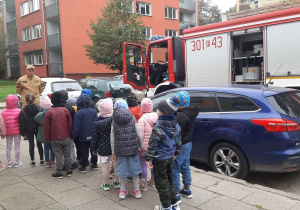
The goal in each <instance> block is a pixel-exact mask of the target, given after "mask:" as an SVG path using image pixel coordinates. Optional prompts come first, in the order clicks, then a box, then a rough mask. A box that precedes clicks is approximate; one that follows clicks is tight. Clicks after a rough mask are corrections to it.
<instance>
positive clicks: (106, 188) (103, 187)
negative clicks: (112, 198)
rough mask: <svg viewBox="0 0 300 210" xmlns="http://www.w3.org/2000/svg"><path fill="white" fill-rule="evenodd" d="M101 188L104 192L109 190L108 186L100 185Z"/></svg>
mask: <svg viewBox="0 0 300 210" xmlns="http://www.w3.org/2000/svg"><path fill="white" fill-rule="evenodd" d="M101 188H102V189H103V190H105V191H107V190H110V187H109V184H105V183H102V184H101Z"/></svg>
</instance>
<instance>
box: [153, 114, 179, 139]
mask: <svg viewBox="0 0 300 210" xmlns="http://www.w3.org/2000/svg"><path fill="white" fill-rule="evenodd" d="M156 124H157V126H158V127H160V128H161V129H162V130H163V131H164V132H165V134H166V135H167V136H169V137H170V138H174V137H175V135H176V134H177V132H178V131H177V129H179V126H178V123H177V121H176V120H175V116H174V115H164V116H161V117H159V118H158V121H157V123H156Z"/></svg>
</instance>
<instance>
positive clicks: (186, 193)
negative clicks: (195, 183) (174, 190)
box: [179, 188, 193, 198]
mask: <svg viewBox="0 0 300 210" xmlns="http://www.w3.org/2000/svg"><path fill="white" fill-rule="evenodd" d="M179 193H180V195H183V197H185V198H192V197H193V195H192V191H191V190H186V189H184V188H182V189H181V190H180V192H179Z"/></svg>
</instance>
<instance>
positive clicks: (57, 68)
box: [49, 63, 64, 77]
mask: <svg viewBox="0 0 300 210" xmlns="http://www.w3.org/2000/svg"><path fill="white" fill-rule="evenodd" d="M49 70H50V71H49V72H50V77H52V76H62V75H63V72H64V71H63V63H49Z"/></svg>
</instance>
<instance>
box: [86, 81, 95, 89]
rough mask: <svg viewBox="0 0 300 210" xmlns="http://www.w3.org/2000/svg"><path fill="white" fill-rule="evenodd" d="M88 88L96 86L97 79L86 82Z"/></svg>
mask: <svg viewBox="0 0 300 210" xmlns="http://www.w3.org/2000/svg"><path fill="white" fill-rule="evenodd" d="M86 88H95V81H94V80H88V81H87V83H86Z"/></svg>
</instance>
